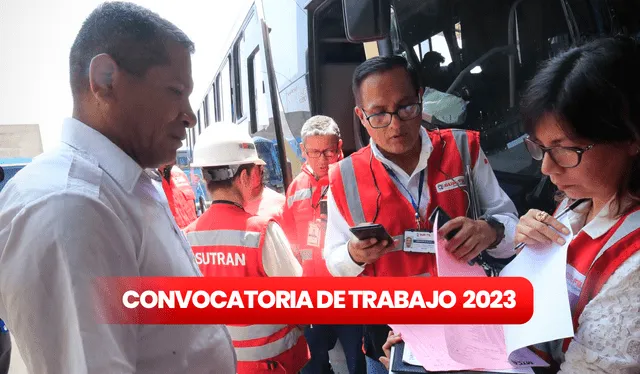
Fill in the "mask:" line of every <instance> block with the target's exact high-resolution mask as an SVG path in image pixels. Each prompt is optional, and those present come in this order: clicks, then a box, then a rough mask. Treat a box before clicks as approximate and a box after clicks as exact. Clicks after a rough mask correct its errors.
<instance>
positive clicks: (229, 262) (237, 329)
mask: <svg viewBox="0 0 640 374" xmlns="http://www.w3.org/2000/svg"><path fill="white" fill-rule="evenodd" d="M270 221H271V219H269V218H265V217H258V216H252V215H251V214H249V213H247V212H245V211H244V210H242V209H240V208H239V207H237V206H234V205H231V204H220V203H218V204H213V205H212V206H211V207H210V208H209V209H208V210H207V211H206V212H205V213H204V214H203V215H202V216H200V218H198V220H196V221H195V222H194V223H192V224H191V225H189V226H188V227H187V228H186V229H185V234H186V236H187V239H188V240H189V243H190V244H191V247H192V249H193V252H194V254H195V258H196V262H197V263H198V265H199V266H200V270H201V271H202V274H203V275H204V276H209V277H266V276H267V274H266V273H265V271H264V267H263V264H262V250H263V246H264V239H265V235H266V230H267V225H268V224H269V222H270ZM227 328H228V330H229V333H230V334H231V339H232V340H233V346H234V348H235V350H236V356H237V359H238V368H237V373H238V374H245V373H247V374H248V373H297V372H298V371H300V370H301V369H302V367H303V366H304V365H305V364H306V363H307V361H308V360H309V349H308V348H307V342H306V340H305V338H304V335H303V334H302V332H301V331H300V329H299V328H298V327H297V326H296V325H227Z"/></svg>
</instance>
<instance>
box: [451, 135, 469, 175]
mask: <svg viewBox="0 0 640 374" xmlns="http://www.w3.org/2000/svg"><path fill="white" fill-rule="evenodd" d="M451 134H452V135H453V139H454V141H455V142H456V146H457V147H458V152H460V158H461V159H462V163H463V164H464V165H467V166H471V167H473V165H471V150H470V149H469V137H468V136H467V132H466V131H452V132H451Z"/></svg>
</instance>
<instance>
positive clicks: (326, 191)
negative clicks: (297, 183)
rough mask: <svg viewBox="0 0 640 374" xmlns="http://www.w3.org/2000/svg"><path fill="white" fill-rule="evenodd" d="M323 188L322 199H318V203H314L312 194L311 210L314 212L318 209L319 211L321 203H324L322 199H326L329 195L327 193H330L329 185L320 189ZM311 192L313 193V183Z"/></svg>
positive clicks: (310, 188)
mask: <svg viewBox="0 0 640 374" xmlns="http://www.w3.org/2000/svg"><path fill="white" fill-rule="evenodd" d="M319 188H321V194H320V198H319V199H318V203H317V204H314V203H313V193H311V199H310V200H311V208H312V209H313V211H314V212H315V210H316V209H318V207H319V206H320V202H321V201H322V199H324V197H325V196H326V195H327V193H328V192H329V185H326V186H322V187H319ZM309 190H312V191H313V188H312V187H311V183H309Z"/></svg>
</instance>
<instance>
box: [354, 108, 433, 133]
mask: <svg viewBox="0 0 640 374" xmlns="http://www.w3.org/2000/svg"><path fill="white" fill-rule="evenodd" d="M360 110H362V113H364V115H365V116H366V117H365V118H366V119H367V121H368V122H369V125H371V127H373V128H374V129H381V128H383V127H387V126H389V125H390V124H391V120H392V119H393V115H394V114H395V115H396V116H398V118H399V119H400V120H401V121H408V120H410V119H414V118H416V117H418V116H419V115H420V112H421V110H422V103H419V102H418V103H415V104H409V105H404V106H401V107H400V108H398V110H396V111H395V112H379V113H374V114H371V115H367V113H366V112H365V111H364V109H362V108H360Z"/></svg>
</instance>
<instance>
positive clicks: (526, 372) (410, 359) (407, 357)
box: [389, 344, 533, 374]
mask: <svg viewBox="0 0 640 374" xmlns="http://www.w3.org/2000/svg"><path fill="white" fill-rule="evenodd" d="M393 353H394V349H392V350H391V354H392V356H391V360H393ZM402 361H403V362H404V363H405V364H409V365H413V366H422V365H420V362H418V360H417V359H416V358H415V356H414V355H413V353H411V349H409V346H408V345H407V344H405V345H404V350H403V351H402ZM391 362H393V361H391ZM471 371H478V372H481V371H479V370H471ZM491 371H492V372H494V373H522V374H533V369H531V368H528V367H524V368H513V369H503V370H501V369H494V370H491ZM389 373H391V372H389Z"/></svg>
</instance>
